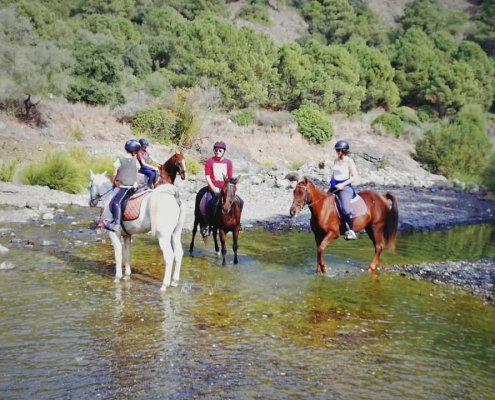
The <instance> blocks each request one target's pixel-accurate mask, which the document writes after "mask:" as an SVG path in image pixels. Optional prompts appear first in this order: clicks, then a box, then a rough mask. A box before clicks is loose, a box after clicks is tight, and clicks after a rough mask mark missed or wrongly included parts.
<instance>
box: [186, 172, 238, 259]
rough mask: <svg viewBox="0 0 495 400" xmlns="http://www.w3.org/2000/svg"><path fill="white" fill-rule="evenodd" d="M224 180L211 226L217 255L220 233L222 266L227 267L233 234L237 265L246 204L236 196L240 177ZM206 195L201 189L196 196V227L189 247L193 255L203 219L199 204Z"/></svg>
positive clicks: (224, 178)
mask: <svg viewBox="0 0 495 400" xmlns="http://www.w3.org/2000/svg"><path fill="white" fill-rule="evenodd" d="M223 180H224V184H223V187H222V190H221V192H220V196H219V201H218V203H217V205H216V207H215V210H214V214H213V216H212V219H211V221H212V223H211V225H210V226H211V231H212V233H213V240H214V242H215V251H216V252H217V253H218V251H219V250H220V249H219V247H218V241H217V231H219V232H220V243H221V245H222V265H225V255H226V254H227V249H226V247H225V241H226V239H227V233H229V232H232V235H233V238H234V243H233V245H232V249H233V250H234V264H237V263H238V259H237V249H238V244H237V242H238V238H239V232H240V231H241V214H242V207H243V205H244V202H243V200H242V199H241V198H240V197H239V196H237V195H236V191H237V186H236V185H237V182H238V181H239V176H238V177H237V178H227V177H226V176H224V177H223ZM204 193H205V190H203V189H201V190H200V191H199V192H198V194H197V195H196V201H195V209H194V226H193V231H192V239H191V244H190V245H189V253H190V254H191V255H192V253H193V250H194V238H195V236H196V232H197V230H198V225H199V223H200V219H201V218H202V215H201V212H200V210H199V204H200V202H201V198H202V197H203V195H204Z"/></svg>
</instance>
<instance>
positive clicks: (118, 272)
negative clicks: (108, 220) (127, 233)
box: [108, 232, 122, 282]
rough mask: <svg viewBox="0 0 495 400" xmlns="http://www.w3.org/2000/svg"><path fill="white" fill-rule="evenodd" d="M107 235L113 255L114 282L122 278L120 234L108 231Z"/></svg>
mask: <svg viewBox="0 0 495 400" xmlns="http://www.w3.org/2000/svg"><path fill="white" fill-rule="evenodd" d="M108 237H109V238H110V241H111V242H112V246H113V253H114V257H115V279H114V282H119V281H120V280H121V279H122V242H121V241H120V236H119V235H117V234H116V233H115V232H108Z"/></svg>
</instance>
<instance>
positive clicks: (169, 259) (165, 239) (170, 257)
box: [157, 232, 174, 292]
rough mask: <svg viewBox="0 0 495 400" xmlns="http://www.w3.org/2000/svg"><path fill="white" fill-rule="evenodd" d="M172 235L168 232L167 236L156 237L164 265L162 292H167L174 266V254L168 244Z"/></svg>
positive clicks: (170, 245)
mask: <svg viewBox="0 0 495 400" xmlns="http://www.w3.org/2000/svg"><path fill="white" fill-rule="evenodd" d="M171 235H172V233H171V232H170V233H169V234H168V235H167V234H160V235H159V236H158V233H157V236H158V243H159V245H160V249H161V250H162V254H163V261H164V263H165V274H164V276H163V283H162V287H161V288H160V290H161V291H162V292H164V291H165V290H167V288H168V287H169V286H170V281H171V278H172V268H173V264H174V253H173V249H172V244H171V242H170V237H171Z"/></svg>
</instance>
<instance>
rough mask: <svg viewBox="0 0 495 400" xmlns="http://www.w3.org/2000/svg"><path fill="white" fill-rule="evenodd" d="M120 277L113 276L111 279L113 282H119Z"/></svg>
mask: <svg viewBox="0 0 495 400" xmlns="http://www.w3.org/2000/svg"><path fill="white" fill-rule="evenodd" d="M120 279H121V278H119V277H115V279H114V280H113V281H114V282H115V283H119V282H120Z"/></svg>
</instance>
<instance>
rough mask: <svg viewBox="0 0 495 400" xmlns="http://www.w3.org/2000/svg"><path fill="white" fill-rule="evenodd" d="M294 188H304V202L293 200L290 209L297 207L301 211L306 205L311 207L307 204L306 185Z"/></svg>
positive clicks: (298, 185)
mask: <svg viewBox="0 0 495 400" xmlns="http://www.w3.org/2000/svg"><path fill="white" fill-rule="evenodd" d="M296 188H304V200H303V201H302V202H301V201H296V200H295V199H294V201H293V202H292V206H291V207H294V206H298V207H300V208H301V210H302V209H303V208H304V206H305V205H306V204H307V205H308V206H311V204H309V203H308V187H307V186H306V185H301V184H297V185H296Z"/></svg>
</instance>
